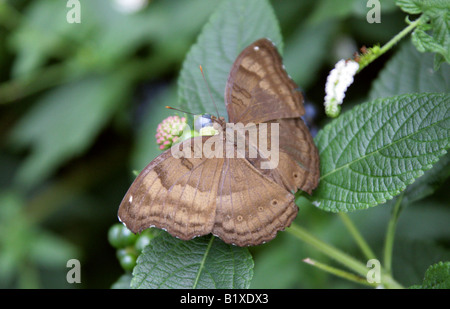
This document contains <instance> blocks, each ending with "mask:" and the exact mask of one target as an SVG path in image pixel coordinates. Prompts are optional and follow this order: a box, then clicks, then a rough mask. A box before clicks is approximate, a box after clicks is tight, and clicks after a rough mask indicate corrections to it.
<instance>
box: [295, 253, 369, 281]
mask: <svg viewBox="0 0 450 309" xmlns="http://www.w3.org/2000/svg"><path fill="white" fill-rule="evenodd" d="M303 262H305V263H307V264H310V265H312V266H315V267H317V268H319V269H321V270H323V271H326V272H328V273H330V274H332V275H335V276H337V277H340V278H343V279H347V280H349V281H353V282H356V283H359V284H363V285H368V286H371V287H376V286H377V284H374V283H369V282H368V281H367V280H366V279H365V278H363V277H360V276H357V275H355V274H352V273H349V272H347V271H344V270H342V269H338V268H335V267H332V266H330V265H326V264H323V263H320V262H317V261H315V260H313V259H310V258H307V259H304V260H303Z"/></svg>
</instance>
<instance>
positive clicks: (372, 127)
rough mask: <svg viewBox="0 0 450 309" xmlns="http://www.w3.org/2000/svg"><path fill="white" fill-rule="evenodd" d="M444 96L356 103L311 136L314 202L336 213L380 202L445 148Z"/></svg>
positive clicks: (448, 116)
mask: <svg viewBox="0 0 450 309" xmlns="http://www.w3.org/2000/svg"><path fill="white" fill-rule="evenodd" d="M449 102H450V95H449V94H428V93H427V94H410V95H402V96H397V97H391V98H386V99H378V100H375V101H372V102H368V103H365V104H362V105H359V106H357V107H355V108H354V109H352V110H351V111H349V112H347V113H345V114H343V115H342V116H341V117H339V118H338V119H336V120H334V121H333V122H331V123H330V124H328V125H327V126H326V127H325V128H324V129H323V130H321V131H320V132H319V134H318V135H317V136H316V139H315V141H316V144H317V146H318V149H319V153H320V162H321V167H320V170H321V172H320V174H321V177H320V183H319V187H318V188H317V190H316V191H315V193H314V196H313V202H314V204H315V205H316V206H318V207H320V208H321V209H323V210H327V211H333V212H339V211H352V210H357V209H365V208H368V207H373V206H376V205H378V204H382V203H385V202H386V200H389V199H392V198H393V197H394V196H395V195H397V194H399V193H400V192H401V191H403V190H404V189H405V188H406V187H407V185H409V184H411V183H412V182H414V180H415V179H416V178H417V177H419V176H421V175H423V173H424V171H426V170H428V169H430V168H431V167H432V165H433V164H434V163H436V162H437V161H438V159H439V157H441V156H442V155H444V154H445V153H446V149H447V148H448V147H449V131H450V110H449V108H448V106H449Z"/></svg>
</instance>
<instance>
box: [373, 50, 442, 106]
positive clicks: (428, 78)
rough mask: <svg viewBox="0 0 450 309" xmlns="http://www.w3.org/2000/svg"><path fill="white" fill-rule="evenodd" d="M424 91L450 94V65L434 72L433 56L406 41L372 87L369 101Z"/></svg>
mask: <svg viewBox="0 0 450 309" xmlns="http://www.w3.org/2000/svg"><path fill="white" fill-rule="evenodd" d="M420 92H450V66H449V65H448V64H444V65H442V66H441V68H440V69H439V70H437V71H434V70H433V54H431V53H425V54H422V53H419V52H418V51H417V49H416V48H414V46H413V45H412V44H411V43H410V42H406V43H405V44H402V46H401V47H400V49H399V50H398V51H397V53H396V54H395V55H394V57H392V58H391V59H390V60H389V61H388V62H387V63H386V65H385V67H384V68H383V70H382V71H381V72H380V74H379V76H378V78H377V79H376V80H375V81H374V83H373V84H372V88H371V90H370V94H369V98H370V99H377V98H382V97H390V96H394V95H399V94H406V93H420Z"/></svg>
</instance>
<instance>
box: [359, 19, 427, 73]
mask: <svg viewBox="0 0 450 309" xmlns="http://www.w3.org/2000/svg"><path fill="white" fill-rule="evenodd" d="M424 19H425V17H423V15H422V16H421V17H419V18H417V19H416V20H415V21H414V22H412V23H410V24H409V25H408V26H407V27H406V28H405V29H403V30H402V31H400V32H399V33H398V34H397V35H396V36H394V37H393V38H392V39H391V40H389V42H387V43H386V44H384V45H383V47H381V48H378V49H371V50H372V53H370V54H367V55H362V56H361V61H360V63H359V69H358V71H357V73H359V72H361V70H362V69H364V68H365V67H366V66H368V65H369V64H370V63H372V62H373V61H375V59H377V58H378V57H380V56H381V55H383V54H384V53H385V52H387V51H388V50H389V49H391V48H392V47H393V46H394V45H395V44H397V43H398V41H400V40H401V39H403V38H404V37H405V36H406V35H407V34H408V33H409V32H411V31H412V30H413V29H414V28H416V27H417V26H418V25H420V24H421V23H422V22H423V21H424Z"/></svg>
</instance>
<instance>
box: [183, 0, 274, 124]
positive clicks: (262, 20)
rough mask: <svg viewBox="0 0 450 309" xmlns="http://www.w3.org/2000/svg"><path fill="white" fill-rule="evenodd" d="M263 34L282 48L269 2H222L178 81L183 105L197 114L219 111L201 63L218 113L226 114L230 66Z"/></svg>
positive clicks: (248, 0)
mask: <svg viewBox="0 0 450 309" xmlns="http://www.w3.org/2000/svg"><path fill="white" fill-rule="evenodd" d="M263 37H266V38H269V39H271V40H272V41H273V42H274V43H275V44H276V45H277V47H278V48H279V50H280V51H281V50H282V46H281V42H282V39H281V34H280V29H279V26H278V22H277V20H276V18H275V15H274V12H273V10H272V8H271V6H270V5H269V3H268V1H266V0H247V1H238V0H230V1H223V2H222V3H221V5H220V6H218V7H217V10H216V11H215V13H214V14H213V15H212V16H211V19H210V20H209V22H208V23H207V24H206V25H205V27H204V29H203V31H202V33H201V34H200V36H199V37H198V41H197V43H196V44H195V45H193V46H192V48H191V50H190V51H189V53H188V55H187V57H186V60H185V61H184V63H183V68H182V70H181V73H180V78H179V81H178V86H179V90H178V96H179V102H180V105H181V107H182V108H183V109H185V110H189V111H190V112H192V113H197V114H200V113H204V112H207V113H210V114H215V113H216V109H215V107H214V103H213V102H212V101H211V98H210V96H209V94H208V90H207V85H206V84H205V82H204V80H203V78H202V75H201V73H200V70H199V65H201V66H202V67H203V69H204V73H205V79H206V82H207V84H208V86H209V87H210V89H211V94H212V97H213V100H214V102H215V104H216V105H217V107H218V110H219V114H220V115H221V116H224V117H225V116H226V115H227V113H226V109H225V104H224V93H225V85H226V82H227V79H228V75H229V73H230V70H231V66H232V64H233V62H234V60H235V59H236V57H237V56H238V54H239V53H240V52H241V51H242V50H243V49H244V48H245V47H246V46H247V45H250V44H251V43H252V42H253V41H256V40H257V39H260V38H263Z"/></svg>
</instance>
